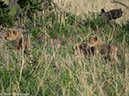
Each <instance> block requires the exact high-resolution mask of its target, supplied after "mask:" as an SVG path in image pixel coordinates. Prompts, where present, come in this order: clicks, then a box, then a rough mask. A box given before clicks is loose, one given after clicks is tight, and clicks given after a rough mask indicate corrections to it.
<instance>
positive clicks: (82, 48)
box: [73, 42, 95, 58]
mask: <svg viewBox="0 0 129 96" xmlns="http://www.w3.org/2000/svg"><path fill="white" fill-rule="evenodd" d="M94 50H95V49H94V47H88V46H87V43H86V42H83V43H81V44H80V43H77V44H76V46H75V48H74V51H73V53H74V54H80V55H83V56H84V57H86V58H87V57H93V56H94Z"/></svg>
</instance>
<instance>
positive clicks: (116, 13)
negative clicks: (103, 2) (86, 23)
mask: <svg viewBox="0 0 129 96" xmlns="http://www.w3.org/2000/svg"><path fill="white" fill-rule="evenodd" d="M122 14H123V11H122V10H121V8H120V9H113V10H110V11H108V12H105V10H104V9H101V14H100V15H101V17H100V21H102V23H103V24H106V23H108V22H109V21H110V20H112V19H117V18H120V17H121V16H122Z"/></svg>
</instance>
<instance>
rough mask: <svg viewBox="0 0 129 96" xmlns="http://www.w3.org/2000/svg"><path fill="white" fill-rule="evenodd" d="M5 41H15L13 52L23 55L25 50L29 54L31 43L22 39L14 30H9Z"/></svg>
mask: <svg viewBox="0 0 129 96" xmlns="http://www.w3.org/2000/svg"><path fill="white" fill-rule="evenodd" d="M5 39H6V40H7V41H12V40H14V41H15V52H16V53H17V51H18V50H20V51H21V52H23V53H25V52H26V50H29V51H30V52H31V41H30V38H28V37H24V36H23V35H22V34H20V33H18V32H17V31H16V30H15V29H11V30H10V31H9V32H8V33H7V35H6V36H5Z"/></svg>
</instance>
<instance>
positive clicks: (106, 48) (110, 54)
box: [87, 35, 124, 62]
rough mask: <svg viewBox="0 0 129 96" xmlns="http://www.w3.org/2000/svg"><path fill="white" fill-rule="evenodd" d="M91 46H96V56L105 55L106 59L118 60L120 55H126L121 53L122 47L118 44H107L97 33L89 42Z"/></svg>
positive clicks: (88, 44)
mask: <svg viewBox="0 0 129 96" xmlns="http://www.w3.org/2000/svg"><path fill="white" fill-rule="evenodd" d="M87 46H89V47H95V54H96V56H101V57H104V58H105V59H106V58H107V59H109V60H113V59H114V60H115V61H116V62H119V61H118V55H119V56H121V57H124V55H122V54H121V51H120V48H119V46H118V45H117V44H106V43H105V42H104V41H102V40H100V39H99V38H98V37H97V36H96V35H92V36H91V37H90V38H89V40H88V43H87Z"/></svg>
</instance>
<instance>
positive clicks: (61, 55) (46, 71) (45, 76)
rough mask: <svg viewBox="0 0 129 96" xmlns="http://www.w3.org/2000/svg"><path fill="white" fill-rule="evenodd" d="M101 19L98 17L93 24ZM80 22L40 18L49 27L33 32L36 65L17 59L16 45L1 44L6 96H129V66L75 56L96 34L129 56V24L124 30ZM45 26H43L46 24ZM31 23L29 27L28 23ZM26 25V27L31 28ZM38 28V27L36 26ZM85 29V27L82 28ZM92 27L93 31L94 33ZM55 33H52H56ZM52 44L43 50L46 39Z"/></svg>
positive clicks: (0, 76)
mask: <svg viewBox="0 0 129 96" xmlns="http://www.w3.org/2000/svg"><path fill="white" fill-rule="evenodd" d="M95 15H96V14H93V16H92V17H93V20H96V18H95ZM77 18H79V17H76V16H73V17H65V16H64V15H63V14H61V13H60V12H58V11H57V12H55V13H52V14H50V15H49V16H47V15H45V14H43V18H42V19H41V18H38V17H37V20H39V21H40V20H41V21H42V22H43V26H35V27H33V26H31V27H30V28H29V32H30V33H29V35H30V37H31V41H32V43H33V44H34V46H35V48H34V49H33V50H32V55H33V58H34V60H31V58H30V57H29V56H28V54H24V55H23V54H21V53H20V52H18V54H17V55H16V54H15V53H14V46H12V45H14V43H13V44H12V43H11V44H10V43H8V42H6V43H5V44H4V43H3V44H1V45H0V48H1V54H0V93H1V92H5V93H13V92H15V93H29V94H30V95H31V96H36V95H37V96H64V95H65V96H66V95H68V96H81V95H82V96H101V95H105V96H118V95H120V96H123V95H124V96H128V94H129V91H128V81H127V80H128V79H129V78H128V74H127V73H128V68H129V66H128V63H129V62H126V61H125V58H119V60H120V61H121V63H116V62H114V61H112V62H109V61H107V62H106V61H104V60H103V59H101V58H97V59H87V58H83V57H81V56H76V55H75V54H72V52H73V49H74V46H75V44H76V43H78V42H83V41H87V39H88V38H89V37H90V35H92V34H95V35H97V36H99V38H100V39H101V40H103V41H105V42H106V43H109V44H110V43H116V44H118V45H120V48H121V51H122V53H123V54H124V53H126V52H129V48H128V46H129V38H128V37H129V29H128V24H127V25H122V26H119V25H117V24H116V23H115V22H114V21H111V22H110V23H109V24H106V25H105V26H99V23H98V21H97V22H92V23H89V22H90V21H91V19H90V18H89V17H87V16H86V21H85V22H86V24H87V25H86V26H83V25H82V24H78V23H77V22H76V20H77ZM41 21H40V22H41ZM26 22H28V21H26ZM26 22H25V23H26ZM32 22H33V21H32ZM78 25H79V26H78ZM89 26H90V27H89ZM50 27H51V28H50ZM42 33H47V35H48V36H47V39H46V40H45V41H44V42H43V43H42V44H40V45H39V44H37V42H38V38H39V36H40V34H42ZM50 39H58V40H59V41H60V42H61V45H60V46H58V47H57V46H56V47H52V45H51V43H50Z"/></svg>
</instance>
